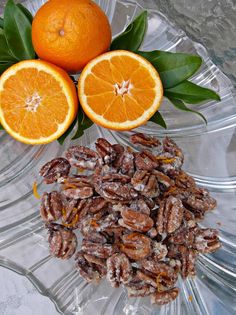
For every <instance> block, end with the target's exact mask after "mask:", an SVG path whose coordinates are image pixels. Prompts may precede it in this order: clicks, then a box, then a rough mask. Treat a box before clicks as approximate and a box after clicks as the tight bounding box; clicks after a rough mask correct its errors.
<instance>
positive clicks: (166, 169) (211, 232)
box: [40, 133, 221, 305]
mask: <svg viewBox="0 0 236 315" xmlns="http://www.w3.org/2000/svg"><path fill="white" fill-rule="evenodd" d="M130 140H131V142H132V143H133V146H136V149H138V150H139V151H138V152H137V151H133V150H132V149H131V148H130V147H126V146H124V145H121V144H112V143H110V142H108V141H107V140H106V139H104V138H99V139H97V141H96V143H95V146H94V150H92V149H90V148H87V147H84V146H72V147H71V148H69V149H68V150H67V152H66V153H65V156H66V159H65V158H56V159H54V160H52V161H50V162H49V163H47V164H46V165H45V166H43V167H42V169H41V171H40V174H41V175H42V176H43V177H44V182H45V183H47V184H51V183H54V182H56V183H57V184H58V185H59V189H58V191H55V190H54V191H52V192H49V193H44V194H43V196H42V202H41V209H40V213H41V216H42V219H43V220H44V221H45V222H46V223H45V225H46V226H47V227H48V229H49V239H48V241H49V248H50V252H51V254H52V255H54V256H55V257H58V258H62V259H69V258H70V257H72V255H73V254H74V253H75V251H76V247H77V236H76V234H75V233H74V231H75V230H77V229H78V230H79V232H80V233H81V235H82V241H81V245H80V248H79V251H78V252H77V254H76V255H75V267H76V268H77V270H78V272H79V273H80V275H81V276H82V277H83V278H84V279H85V280H86V281H87V282H98V281H100V280H101V279H103V278H105V277H106V278H107V280H108V282H109V283H110V284H111V286H113V287H119V286H121V285H122V286H125V287H126V288H127V292H128V296H129V297H144V296H150V299H151V302H152V303H155V304H158V305H164V304H167V303H170V302H172V301H174V300H175V299H176V298H177V296H178V294H179V289H178V288H176V283H177V279H178V275H181V276H182V278H183V279H185V278H187V277H193V276H194V275H195V274H196V267H195V265H196V261H197V258H198V255H199V253H203V254H204V253H212V252H214V251H216V250H217V249H219V248H220V246H221V243H220V240H219V235H218V231H216V230H215V229H210V228H207V229H206V228H205V229H204V228H201V227H200V226H199V225H198V222H199V221H200V220H202V219H203V218H204V216H205V213H206V212H207V211H210V210H213V209H214V208H215V207H216V201H215V199H214V198H212V197H211V195H210V193H209V192H208V191H207V190H206V189H203V188H199V187H197V185H196V182H195V180H194V179H193V177H191V176H190V175H188V174H187V173H186V172H185V171H183V170H182V165H183V161H184V155H183V152H182V150H181V149H180V148H179V147H178V146H177V144H176V143H175V142H174V141H173V140H172V139H170V138H168V137H166V138H164V139H163V140H158V139H156V138H155V137H152V136H149V135H144V134H141V133H138V134H133V135H132V136H131V139H130ZM81 171H86V172H84V173H83V174H82V175H81V174H80V172H81Z"/></svg>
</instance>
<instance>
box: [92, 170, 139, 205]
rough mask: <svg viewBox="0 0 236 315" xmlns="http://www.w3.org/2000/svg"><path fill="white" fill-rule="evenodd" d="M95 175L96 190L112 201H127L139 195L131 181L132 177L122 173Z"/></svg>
mask: <svg viewBox="0 0 236 315" xmlns="http://www.w3.org/2000/svg"><path fill="white" fill-rule="evenodd" d="M99 172H101V170H98V171H97V174H95V175H94V177H93V179H94V187H95V190H96V192H97V193H98V194H99V195H100V196H101V197H103V198H104V199H106V200H107V201H110V202H113V203H114V202H123V203H127V202H129V201H130V200H132V199H134V198H136V197H137V196H138V194H137V192H136V191H135V190H134V189H133V187H132V186H131V184H130V183H129V182H130V177H129V176H126V175H122V174H113V173H112V174H107V175H104V176H102V175H100V174H99Z"/></svg>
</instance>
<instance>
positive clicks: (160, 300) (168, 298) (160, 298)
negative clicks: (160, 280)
mask: <svg viewBox="0 0 236 315" xmlns="http://www.w3.org/2000/svg"><path fill="white" fill-rule="evenodd" d="M178 295H179V289H178V288H172V289H170V290H168V291H164V292H158V291H156V292H155V293H153V294H152V295H151V303H152V304H158V305H165V304H168V303H170V302H173V301H174V300H175V299H176V298H177V296H178Z"/></svg>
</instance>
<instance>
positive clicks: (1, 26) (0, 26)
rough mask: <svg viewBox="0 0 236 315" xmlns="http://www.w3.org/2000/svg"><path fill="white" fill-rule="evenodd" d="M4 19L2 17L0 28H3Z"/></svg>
mask: <svg viewBox="0 0 236 315" xmlns="http://www.w3.org/2000/svg"><path fill="white" fill-rule="evenodd" d="M3 23H4V22H3V18H1V17H0V28H3Z"/></svg>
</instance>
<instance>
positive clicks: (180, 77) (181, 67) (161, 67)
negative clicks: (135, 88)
mask: <svg viewBox="0 0 236 315" xmlns="http://www.w3.org/2000/svg"><path fill="white" fill-rule="evenodd" d="M137 53H138V54H139V55H141V56H143V57H144V58H146V59H147V60H148V61H150V62H151V63H152V64H153V66H154V67H155V68H156V70H157V71H158V73H159V74H160V77H161V81H162V83H163V86H164V88H166V89H167V88H171V87H174V86H176V85H178V84H179V83H181V82H183V81H184V80H186V79H188V78H190V77H191V76H192V75H193V74H194V73H195V72H197V70H198V69H199V68H200V66H201V64H202V58H201V57H200V56H194V55H189V54H183V53H171V52H165V51H159V50H155V51H147V52H146V51H138V52H137Z"/></svg>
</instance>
